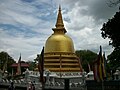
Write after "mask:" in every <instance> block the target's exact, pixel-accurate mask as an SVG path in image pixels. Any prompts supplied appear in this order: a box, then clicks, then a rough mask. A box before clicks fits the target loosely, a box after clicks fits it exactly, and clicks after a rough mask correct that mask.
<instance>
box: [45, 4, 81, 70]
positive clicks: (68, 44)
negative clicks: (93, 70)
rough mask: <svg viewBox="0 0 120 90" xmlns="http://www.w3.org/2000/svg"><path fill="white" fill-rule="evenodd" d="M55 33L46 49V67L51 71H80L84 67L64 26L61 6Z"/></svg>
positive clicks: (47, 43) (48, 40)
mask: <svg viewBox="0 0 120 90" xmlns="http://www.w3.org/2000/svg"><path fill="white" fill-rule="evenodd" d="M55 26H56V27H55V28H53V29H52V30H53V31H54V33H53V34H52V35H51V36H50V37H49V38H48V39H47V41H46V43H45V51H44V68H45V69H48V70H49V71H51V72H80V71H82V67H81V64H80V60H79V58H78V57H77V56H76V55H75V50H74V45H73V41H72V39H71V38H70V37H69V36H67V35H66V34H65V33H66V32H67V31H66V29H65V28H64V24H63V19H62V14H61V7H60V6H59V11H58V17H57V22H56V25H55Z"/></svg>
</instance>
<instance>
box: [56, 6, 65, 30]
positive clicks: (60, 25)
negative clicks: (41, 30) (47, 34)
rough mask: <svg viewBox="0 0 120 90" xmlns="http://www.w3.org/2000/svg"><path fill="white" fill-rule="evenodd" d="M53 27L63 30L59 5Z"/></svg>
mask: <svg viewBox="0 0 120 90" xmlns="http://www.w3.org/2000/svg"><path fill="white" fill-rule="evenodd" d="M55 26H56V28H63V27H64V24H63V19H62V14H61V6H60V5H59V10H58V16H57V22H56V25H55Z"/></svg>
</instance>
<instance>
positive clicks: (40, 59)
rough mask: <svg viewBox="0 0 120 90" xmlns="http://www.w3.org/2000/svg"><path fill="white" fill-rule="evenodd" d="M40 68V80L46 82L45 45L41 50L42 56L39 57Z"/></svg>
mask: <svg viewBox="0 0 120 90" xmlns="http://www.w3.org/2000/svg"><path fill="white" fill-rule="evenodd" d="M38 70H39V72H40V82H41V83H42V84H43V83H44V77H43V74H44V47H43V49H42V51H41V54H40V56H39V57H38Z"/></svg>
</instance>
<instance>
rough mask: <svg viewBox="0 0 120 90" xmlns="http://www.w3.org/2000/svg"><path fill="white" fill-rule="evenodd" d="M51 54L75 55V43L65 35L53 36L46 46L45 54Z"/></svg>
mask: <svg viewBox="0 0 120 90" xmlns="http://www.w3.org/2000/svg"><path fill="white" fill-rule="evenodd" d="M49 52H69V53H74V52H75V51H74V46H73V41H72V39H71V38H70V37H68V36H67V35H64V34H53V35H51V36H50V37H49V38H48V39H47V41H46V44H45V53H49Z"/></svg>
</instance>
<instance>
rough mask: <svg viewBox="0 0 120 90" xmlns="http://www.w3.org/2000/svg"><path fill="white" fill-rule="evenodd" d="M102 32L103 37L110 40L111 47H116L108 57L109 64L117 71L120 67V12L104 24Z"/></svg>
mask: <svg viewBox="0 0 120 90" xmlns="http://www.w3.org/2000/svg"><path fill="white" fill-rule="evenodd" d="M101 31H102V32H101V34H102V37H103V38H104V39H105V38H109V39H110V41H109V45H112V46H113V47H114V51H113V52H112V53H111V54H110V55H109V56H108V62H109V63H108V64H110V65H109V66H110V67H114V69H116V68H117V67H118V66H120V63H119V62H120V11H118V12H116V14H115V15H114V16H113V18H112V19H109V20H108V22H106V23H104V24H103V27H102V29H101Z"/></svg>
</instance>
